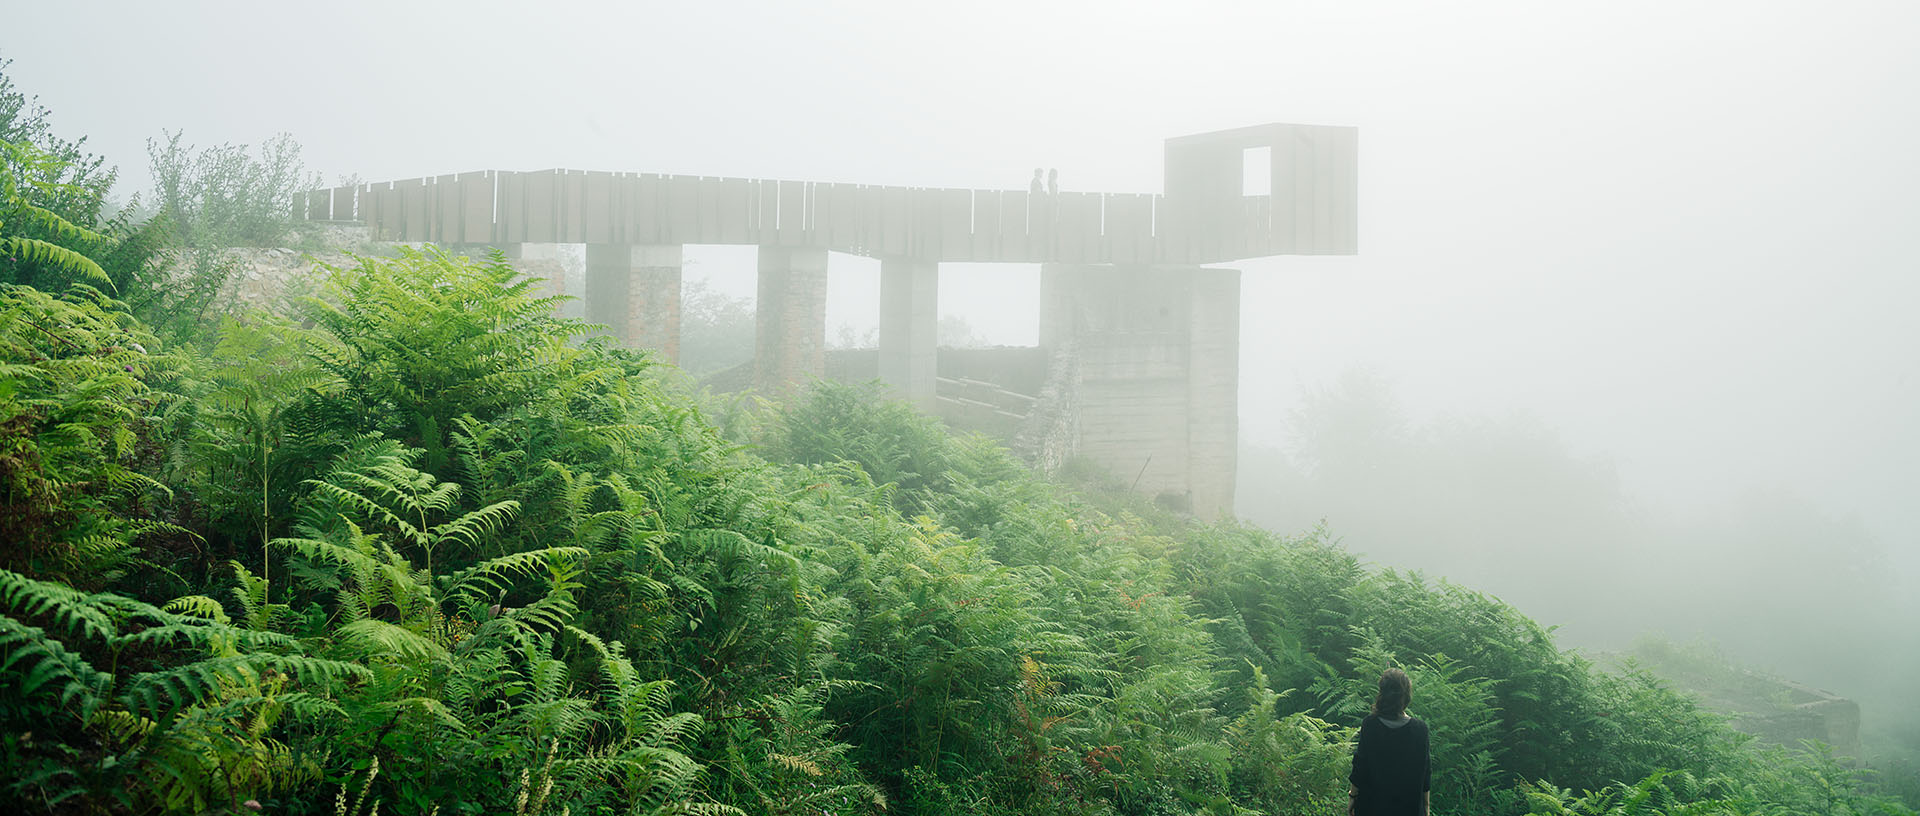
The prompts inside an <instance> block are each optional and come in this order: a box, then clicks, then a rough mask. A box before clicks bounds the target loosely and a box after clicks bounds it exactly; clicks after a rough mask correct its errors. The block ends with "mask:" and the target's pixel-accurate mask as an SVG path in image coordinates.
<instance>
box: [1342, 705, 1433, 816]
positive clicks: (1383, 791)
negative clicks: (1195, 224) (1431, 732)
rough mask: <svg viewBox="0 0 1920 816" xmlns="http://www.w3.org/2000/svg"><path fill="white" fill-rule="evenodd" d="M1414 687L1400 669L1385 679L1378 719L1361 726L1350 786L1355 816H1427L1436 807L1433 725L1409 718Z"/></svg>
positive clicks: (1374, 716) (1370, 717) (1370, 718)
mask: <svg viewBox="0 0 1920 816" xmlns="http://www.w3.org/2000/svg"><path fill="white" fill-rule="evenodd" d="M1412 699H1413V681H1411V680H1408V679H1407V673H1406V672H1403V671H1401V670H1399V669H1388V670H1386V672H1385V673H1383V674H1381V675H1380V693H1379V695H1378V696H1376V697H1374V698H1373V713H1372V714H1369V715H1367V718H1366V719H1365V720H1362V721H1361V722H1360V736H1359V737H1358V738H1356V739H1355V740H1354V745H1353V773H1351V774H1348V775H1347V781H1348V782H1350V783H1352V784H1353V787H1352V788H1350V789H1349V790H1348V791H1347V813H1348V814H1350V816H1427V813H1428V810H1429V809H1430V808H1432V807H1433V771H1432V762H1431V758H1430V757H1429V755H1428V751H1427V724H1426V723H1425V722H1422V721H1421V720H1420V718H1418V717H1415V716H1413V715H1411V714H1408V713H1407V703H1408V702H1409V701H1410V700H1412Z"/></svg>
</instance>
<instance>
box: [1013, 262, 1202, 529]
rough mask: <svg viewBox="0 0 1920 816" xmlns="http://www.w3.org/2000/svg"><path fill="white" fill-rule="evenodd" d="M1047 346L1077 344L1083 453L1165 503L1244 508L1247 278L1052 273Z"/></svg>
mask: <svg viewBox="0 0 1920 816" xmlns="http://www.w3.org/2000/svg"><path fill="white" fill-rule="evenodd" d="M1040 296H1041V307H1040V310H1041V311H1040V314H1041V325H1040V343H1041V345H1042V346H1044V347H1047V348H1049V349H1057V348H1061V347H1063V345H1065V344H1066V343H1067V341H1069V340H1071V341H1073V345H1074V347H1075V348H1076V349H1077V355H1078V358H1077V360H1076V364H1077V366H1078V370H1079V376H1078V381H1077V383H1076V384H1075V386H1074V394H1073V402H1074V404H1075V405H1076V406H1077V408H1078V422H1077V424H1076V429H1075V431H1074V439H1073V442H1072V450H1073V452H1074V453H1075V454H1077V455H1079V456H1083V457H1085V458H1087V459H1090V460H1092V461H1094V462H1096V463H1098V464H1100V465H1102V466H1104V467H1105V468H1106V469H1107V470H1108V471H1109V472H1110V473H1112V474H1113V475H1114V477H1116V478H1118V479H1119V480H1120V481H1121V482H1123V483H1125V484H1128V485H1130V486H1132V487H1133V489H1134V490H1135V491H1136V492H1137V493H1139V494H1141V495H1143V496H1145V497H1147V498H1150V499H1152V500H1154V501H1155V502H1158V503H1160V504H1162V505H1165V506H1168V507H1170V508H1175V509H1182V510H1188V511H1190V512H1192V513H1193V514H1195V515H1197V516H1199V517H1201V518H1205V519H1212V518H1218V517H1220V516H1222V515H1226V514H1228V513H1231V512H1232V511H1233V492H1234V479H1235V468H1236V466H1237V449H1238V448H1237V446H1238V445H1239V398H1240V396H1239V366H1240V362H1239V346H1240V319H1239V315H1240V302H1239V301H1240V273H1239V272H1238V271H1235V270H1228V269H1206V268H1202V267H1149V266H1140V265H1122V266H1082V265H1067V264H1047V265H1045V266H1043V267H1042V268H1041V283H1040Z"/></svg>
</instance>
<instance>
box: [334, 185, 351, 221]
mask: <svg viewBox="0 0 1920 816" xmlns="http://www.w3.org/2000/svg"><path fill="white" fill-rule="evenodd" d="M333 220H335V221H352V220H353V188H352V187H335V188H333Z"/></svg>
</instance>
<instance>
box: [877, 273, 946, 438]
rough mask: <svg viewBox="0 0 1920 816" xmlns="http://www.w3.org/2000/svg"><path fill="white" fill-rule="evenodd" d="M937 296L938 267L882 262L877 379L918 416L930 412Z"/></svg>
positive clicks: (938, 323) (938, 315)
mask: <svg viewBox="0 0 1920 816" xmlns="http://www.w3.org/2000/svg"><path fill="white" fill-rule="evenodd" d="M939 295H940V264H939V263H937V262H934V261H923V260H918V259H914V258H884V259H882V260H881V261H880V379H882V380H885V381H886V382H887V384H888V385H891V386H893V389H894V393H895V394H896V395H897V396H899V397H900V398H901V399H905V400H907V401H909V402H912V403H913V404H914V405H915V406H917V407H918V408H920V410H922V411H932V410H933V395H934V387H935V377H936V376H937V375H936V371H937V365H936V355H937V353H938V352H937V351H936V343H937V341H938V336H939V334H938V330H939V326H940V311H939Z"/></svg>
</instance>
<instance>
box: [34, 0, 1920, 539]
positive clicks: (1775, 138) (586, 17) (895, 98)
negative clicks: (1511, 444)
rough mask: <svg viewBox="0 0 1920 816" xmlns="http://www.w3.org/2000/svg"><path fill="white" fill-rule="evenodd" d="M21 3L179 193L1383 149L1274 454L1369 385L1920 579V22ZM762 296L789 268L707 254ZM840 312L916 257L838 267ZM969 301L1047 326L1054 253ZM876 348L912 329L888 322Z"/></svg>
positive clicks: (1283, 280)
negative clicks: (891, 327)
mask: <svg viewBox="0 0 1920 816" xmlns="http://www.w3.org/2000/svg"><path fill="white" fill-rule="evenodd" d="M537 7H538V9H539V11H538V13H537V14H536V13H535V12H534V11H533V9H534V8H536V6H535V4H504V3H500V4H488V3H471V2H462V3H400V2H383V3H359V2H333V3H300V4H269V3H206V2H182V1H176V2H165V3H150V2H138V3H136V2H122V3H95V2H79V1H77V0H67V1H66V2H59V3H35V4H20V7H18V8H10V9H9V10H8V12H7V14H6V18H7V20H8V27H7V28H6V29H5V30H3V31H0V57H9V58H12V59H13V60H14V64H13V65H12V66H11V67H10V68H9V69H8V71H9V73H10V75H11V76H13V77H14V80H15V83H16V85H17V86H18V87H19V88H20V89H21V90H23V91H25V92H27V93H29V94H37V95H39V97H40V101H41V102H42V103H43V104H45V105H46V106H47V107H49V108H51V109H52V111H53V124H54V127H55V129H56V132H58V133H59V134H61V135H65V136H69V137H71V136H76V135H82V134H84V135H87V136H88V137H90V141H89V146H90V147H91V148H92V149H94V150H95V151H98V152H101V153H104V154H105V155H107V156H108V158H109V160H110V161H112V162H114V163H116V164H118V165H120V167H121V168H122V170H123V173H124V176H125V180H126V181H128V182H131V183H130V184H127V185H124V189H123V194H124V193H127V192H132V191H133V190H135V189H139V188H141V187H144V186H145V177H146V154H145V141H146V139H148V138H150V137H154V136H157V135H159V133H160V131H161V130H162V129H184V130H185V132H186V138H187V140H188V141H189V142H193V143H195V144H199V145H208V144H214V143H220V142H235V143H257V142H259V141H260V140H262V139H263V138H265V137H267V136H270V135H272V134H274V133H278V132H282V131H284V132H289V133H292V134H293V135H294V137H295V138H296V139H297V140H299V141H300V142H301V143H302V144H303V145H304V147H305V154H304V155H305V158H306V163H307V165H308V167H309V168H310V169H313V170H317V171H320V172H322V173H324V174H326V180H327V181H328V182H329V183H331V182H334V181H335V180H336V179H337V178H339V177H341V176H344V175H347V174H358V175H359V176H360V177H361V178H364V179H367V180H386V179H394V178H405V177H414V176H421V175H433V174H441V173H448V172H457V171H466V170H477V169H487V168H495V169H510V170H530V169H539V168H547V167H569V168H576V169H597V170H623V171H639V172H677V173H699V174H708V175H732V176H749V177H768V178H788V179H806V180H817V181H843V182H866V183H885V184H908V185H928V186H952V187H1004V188H1013V189H1022V188H1024V187H1025V184H1026V180H1027V178H1028V176H1029V175H1030V174H1031V172H1032V168H1033V167H1035V166H1046V167H1058V168H1059V169H1060V176H1061V186H1062V187H1063V189H1068V190H1103V191H1126V192H1157V191H1158V190H1159V189H1160V181H1161V176H1160V173H1161V166H1160V155H1161V154H1160V151H1161V140H1162V139H1164V138H1166V137H1169V136H1175V135H1180V134H1185V133H1193V132H1200V131H1206V130H1214V129H1220V128H1226V127H1235V126H1240V125H1247V124H1256V123H1263V122H1275V121H1280V122H1303V123H1314V124H1336V125H1354V126H1358V127H1359V128H1360V142H1361V153H1360V157H1361V205H1360V223H1361V254H1360V255H1359V256H1357V257H1335V258H1277V259H1267V260H1262V261H1253V262H1246V263H1244V264H1241V265H1240V268H1242V269H1243V270H1245V273H1246V274H1245V277H1244V280H1243V305H1242V309H1243V313H1242V314H1243V320H1242V324H1243V336H1242V342H1243V356H1242V372H1241V373H1242V391H1241V418H1242V433H1243V438H1244V440H1245V441H1248V442H1251V443H1256V444H1272V445H1284V444H1285V438H1284V433H1285V416H1286V413H1287V411H1288V409H1289V408H1290V407H1291V406H1292V405H1294V404H1295V403H1296V402H1297V399H1298V394H1299V392H1300V389H1301V388H1302V387H1306V386H1319V385H1323V384H1325V383H1328V382H1330V381H1332V380H1333V379H1335V378H1337V377H1338V376H1339V375H1340V374H1341V373H1342V372H1343V371H1346V370H1348V369H1351V368H1354V367H1366V368H1370V369H1372V370H1374V371H1377V372H1379V373H1380V374H1382V375H1384V376H1385V377H1386V378H1387V379H1388V380H1389V381H1391V382H1392V383H1394V385H1395V387H1396V390H1397V392H1398V394H1399V395H1400V397H1401V398H1402V400H1403V401H1404V403H1405V404H1406V407H1407V408H1408V410H1409V412H1410V413H1411V414H1414V415H1415V416H1416V417H1426V416H1432V415H1435V414H1439V413H1456V414H1471V415H1490V416H1505V415H1508V414H1512V413H1519V414H1525V415H1529V416H1532V417H1536V418H1538V419H1540V420H1541V421H1542V422H1544V423H1545V424H1546V425H1548V426H1550V427H1553V428H1556V429H1558V430H1559V431H1560V432H1561V434H1562V435H1563V436H1564V438H1565V439H1566V441H1567V442H1568V444H1569V446H1570V447H1571V448H1572V449H1574V450H1575V451H1576V452H1578V453H1580V454H1582V455H1592V456H1604V457H1608V458H1610V459H1612V460H1613V461H1614V462H1616V463H1617V464H1618V467H1619V471H1620V474H1621V477H1622V479H1623V480H1624V482H1625V483H1626V485H1627V486H1628V489H1629V490H1630V491H1631V492H1633V493H1635V494H1636V495H1639V496H1644V497H1647V498H1648V499H1649V500H1650V501H1654V502H1657V503H1661V504H1675V505H1680V504H1686V503H1693V502H1709V503H1711V502H1718V501H1722V500H1724V499H1725V498H1726V497H1728V496H1730V495H1732V494H1734V493H1736V492H1738V491H1740V490H1742V489H1744V488H1746V487H1749V486H1759V487H1766V488H1778V489H1786V490H1790V491H1792V492H1795V493H1798V494H1801V495H1804V496H1806V497H1808V498H1810V499H1811V500H1813V501H1816V502H1818V503H1820V504H1821V505H1823V506H1825V507H1827V508H1828V509H1830V510H1831V511H1832V512H1835V513H1838V514H1843V515H1844V514H1858V516H1859V517H1860V519H1861V521H1862V522H1863V523H1864V524H1865V525H1866V526H1867V528H1868V529H1869V530H1871V531H1872V532H1873V533H1874V534H1875V535H1876V536H1878V537H1879V538H1880V539H1881V540H1882V541H1884V542H1886V543H1887V544H1888V545H1890V546H1891V547H1892V548H1894V549H1895V550H1896V551H1898V552H1900V553H1902V554H1903V556H1904V557H1905V558H1906V559H1907V560H1906V564H1907V565H1908V568H1909V569H1920V423H1917V422H1915V421H1914V415H1915V406H1916V405H1920V320H1916V319H1915V316H1914V313H1915V311H1916V307H1920V279H1917V278H1920V275H1917V273H1920V47H1916V43H1920V3H1914V2H1911V1H1910V0H1889V1H1888V2H1835V3H1818V4H1816V3H1787V2H1780V3H1772V2H1766V3H1752V2H1731V1H1729V2H1720V3H1686V4H1676V3H1654V2H1586V3H1573V2H1555V3H1542V2H1512V3H1486V2H1465V3H1427V2H1407V3H1365V2H1347V1H1346V0H1341V1H1340V2H1325V3H1287V2H1246V3H1196V2H1182V3H1158V4H1151V5H1148V4H1129V3H1115V2H1088V3H1051V4H1041V3H1030V2H1022V3H991V2H989V3H982V2H965V3H945V4H926V3H905V2H874V3H860V4H849V3H828V2H808V3H793V4H778V5H776V4H771V3H769V4H765V5H739V4H728V3H706V2H702V3H683V4H681V3H676V4H665V3H617V4H616V3H605V4H581V3H542V4H538V6H537ZM689 254H690V256H692V257H694V258H696V259H698V260H699V261H700V264H698V265H697V267H696V268H695V269H691V270H690V272H700V271H701V267H704V268H705V269H706V270H707V271H710V272H713V273H714V274H715V275H716V276H717V277H725V275H724V274H723V273H725V272H726V271H727V270H729V269H732V270H734V271H735V272H737V273H738V275H736V278H735V280H736V284H737V285H738V286H739V287H740V288H742V289H743V290H748V291H750V288H751V287H750V283H745V284H740V283H738V281H747V280H750V279H749V278H746V277H744V275H745V274H746V272H745V270H746V269H749V268H750V266H746V265H748V264H750V263H751V262H750V260H748V259H750V257H751V256H750V254H746V255H743V254H742V253H740V252H738V251H724V250H723V251H705V252H703V251H700V250H691V251H690V253H689ZM832 269H833V273H834V275H835V282H834V289H833V295H832V297H833V306H832V308H833V310H834V312H833V317H831V318H830V321H832V322H834V323H836V324H837V323H840V322H849V321H856V322H857V321H859V320H860V319H861V317H860V316H861V315H862V314H866V315H870V314H871V310H872V306H871V304H872V303H873V302H874V298H873V297H872V295H871V294H866V295H864V296H863V295H862V294H861V293H859V292H857V291H856V290H858V289H860V288H861V287H871V286H874V285H875V282H876V281H877V276H876V275H875V270H876V269H877V264H874V263H873V262H870V261H863V260H859V259H846V258H840V257H838V256H836V257H835V258H834V261H833V267H832ZM943 272H944V275H943V281H942V292H941V297H942V311H945V312H955V313H959V314H962V315H963V316H965V317H966V318H967V319H968V321H969V322H971V323H972V324H973V325H974V326H975V327H976V328H977V329H978V330H979V331H981V332H982V333H984V334H986V335H987V336H988V337H989V338H990V339H994V340H998V341H1001V342H1009V343H1018V342H1027V343H1030V342H1032V341H1033V338H1034V335H1035V332H1034V327H1033V320H1034V313H1035V309H1034V307H1033V305H1032V302H1033V298H1034V295H1035V293H1036V292H1037V281H1036V279H1035V275H1034V269H1033V268H1032V267H1008V268H991V267H980V266H973V265H957V264H950V265H947V266H946V267H944V268H943ZM866 321H867V324H869V325H870V324H871V322H872V319H871V317H867V318H866Z"/></svg>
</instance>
